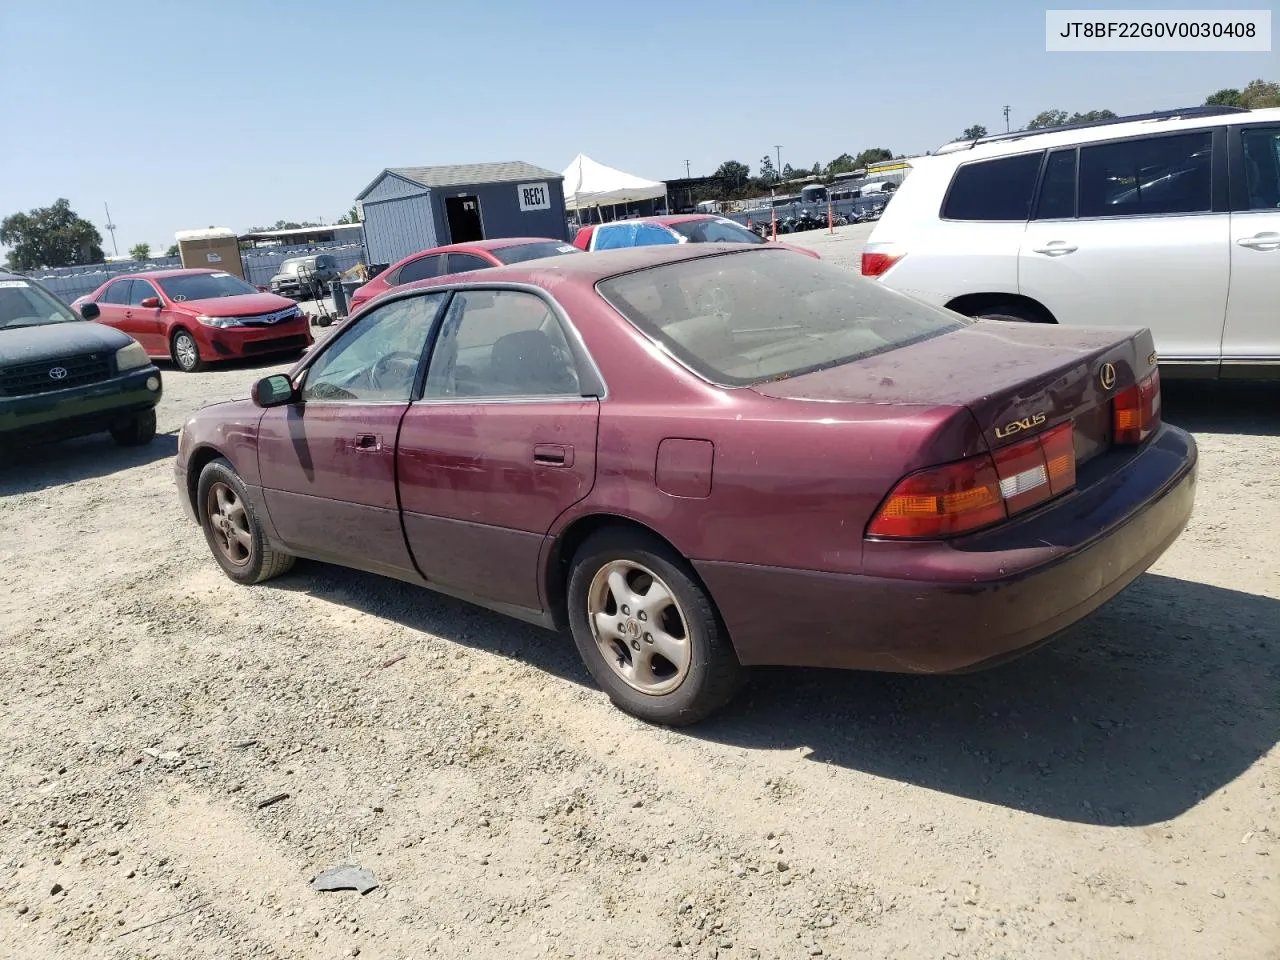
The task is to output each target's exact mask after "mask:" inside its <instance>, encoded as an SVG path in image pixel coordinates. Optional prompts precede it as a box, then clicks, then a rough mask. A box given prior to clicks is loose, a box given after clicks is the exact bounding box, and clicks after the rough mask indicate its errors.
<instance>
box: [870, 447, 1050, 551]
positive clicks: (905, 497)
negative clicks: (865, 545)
mask: <svg viewBox="0 0 1280 960" xmlns="http://www.w3.org/2000/svg"><path fill="white" fill-rule="evenodd" d="M1075 484H1076V457H1075V433H1074V429H1073V427H1072V425H1071V424H1070V423H1064V424H1061V425H1060V426H1057V427H1054V428H1052V429H1051V430H1046V431H1045V432H1044V433H1042V434H1039V435H1038V436H1035V437H1032V438H1031V439H1029V440H1024V441H1022V442H1021V443H1016V444H1013V445H1012V446H1009V447H1005V448H1003V449H1001V450H998V451H996V453H995V454H994V455H992V454H986V453H984V454H980V455H979V456H976V457H970V458H968V459H967V460H961V461H959V462H958V463H952V464H947V465H946V466H943V467H934V468H931V469H928V470H921V471H920V472H919V473H913V474H911V475H910V476H907V477H905V478H903V479H902V480H901V481H900V482H899V483H898V485H897V486H896V487H895V488H894V490H893V492H892V493H890V494H889V497H888V498H887V499H886V500H885V502H884V504H883V505H882V506H881V507H880V509H879V510H878V511H877V512H876V515H875V517H874V518H872V520H871V523H870V524H869V525H868V526H867V535H868V536H871V537H888V538H895V539H896V538H903V537H910V538H934V537H947V536H954V535H956V534H959V533H968V532H970V531H973V530H977V529H979V528H981V527H987V526H990V525H991V524H993V523H999V522H1000V521H1001V520H1005V519H1007V518H1009V517H1011V516H1014V515H1016V514H1018V513H1022V512H1023V511H1025V510H1029V509H1030V508H1032V507H1034V506H1036V505H1038V504H1041V503H1043V502H1044V501H1046V500H1049V499H1050V498H1052V497H1056V496H1057V495H1058V494H1060V493H1065V492H1066V491H1067V490H1070V489H1071V488H1072V487H1074V486H1075Z"/></svg>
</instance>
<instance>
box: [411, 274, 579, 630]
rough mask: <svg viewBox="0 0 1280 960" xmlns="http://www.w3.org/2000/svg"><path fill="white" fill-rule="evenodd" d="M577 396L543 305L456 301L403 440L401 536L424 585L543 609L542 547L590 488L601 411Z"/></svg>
mask: <svg viewBox="0 0 1280 960" xmlns="http://www.w3.org/2000/svg"><path fill="white" fill-rule="evenodd" d="M583 393H584V387H583V385H582V379H581V376H580V372H579V369H578V364H577V362H576V361H575V359H574V356H573V354H572V352H571V350H570V348H569V345H568V340H567V339H566V331H565V330H564V328H563V327H562V325H561V321H560V320H559V319H558V318H557V317H556V315H555V313H554V312H553V311H552V310H551V308H550V307H549V305H548V303H547V302H546V301H545V300H543V299H542V298H541V297H539V296H535V295H534V294H532V293H523V292H519V291H514V290H498V291H491V290H466V291H461V292H459V293H457V294H455V295H454V298H453V300H452V302H451V303H450V306H449V312H448V315H447V316H446V317H445V320H444V323H443V325H442V327H441V331H440V334H439V335H438V337H437V341H436V345H435V347H434V348H433V349H432V352H431V362H430V366H429V368H428V370H427V378H426V388H425V395H424V397H423V399H422V400H421V401H418V402H416V403H414V404H413V405H412V406H411V407H410V408H409V412H408V413H407V414H405V418H404V423H403V425H402V426H401V430H400V452H399V460H400V500H401V504H402V506H403V509H404V529H405V535H406V536H407V537H408V539H409V547H410V549H411V550H412V551H413V556H414V559H415V560H416V561H417V564H418V568H419V569H420V570H421V571H422V573H423V574H424V575H425V576H426V577H427V580H428V581H434V582H436V583H439V584H441V585H442V586H447V587H451V588H453V589H455V590H460V591H463V592H465V593H470V594H472V595H475V596H476V597H479V598H484V599H487V600H490V601H494V602H497V603H503V604H510V605H512V606H516V607H522V608H525V609H528V610H540V609H542V600H541V591H540V590H539V585H538V556H539V552H540V550H541V547H542V542H543V540H544V538H545V537H546V534H547V531H548V530H550V528H551V526H552V524H553V523H554V522H555V520H556V518H557V517H559V516H560V514H561V513H563V512H564V511H565V510H567V509H568V508H569V507H571V506H572V505H573V504H575V503H577V502H578V501H579V500H581V499H582V498H583V497H585V496H586V495H587V494H588V493H589V492H590V490H591V487H592V485H593V484H594V482H595V469H596V468H595V463H596V425H597V422H598V420H599V409H600V405H599V401H598V400H597V399H595V397H593V396H591V397H584V396H583Z"/></svg>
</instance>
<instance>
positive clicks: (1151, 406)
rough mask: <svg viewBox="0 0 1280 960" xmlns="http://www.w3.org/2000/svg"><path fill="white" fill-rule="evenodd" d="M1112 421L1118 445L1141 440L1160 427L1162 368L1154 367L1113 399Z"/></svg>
mask: <svg viewBox="0 0 1280 960" xmlns="http://www.w3.org/2000/svg"><path fill="white" fill-rule="evenodd" d="M1111 423H1112V426H1113V427H1114V431H1113V433H1114V439H1115V442H1116V443H1117V444H1121V445H1124V446H1133V445H1136V444H1139V443H1141V442H1142V441H1143V440H1145V439H1147V437H1149V436H1151V434H1152V433H1154V432H1155V429H1156V427H1158V426H1160V371H1159V370H1152V371H1151V373H1149V374H1148V375H1147V376H1146V377H1144V378H1143V379H1142V380H1140V381H1138V382H1137V383H1135V384H1134V385H1133V386H1132V387H1125V388H1124V389H1123V390H1121V391H1120V392H1119V393H1117V394H1116V395H1115V398H1114V399H1113V400H1112V401H1111Z"/></svg>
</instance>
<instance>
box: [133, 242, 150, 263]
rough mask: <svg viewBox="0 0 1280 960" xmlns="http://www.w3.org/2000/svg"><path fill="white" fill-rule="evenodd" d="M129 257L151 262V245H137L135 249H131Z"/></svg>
mask: <svg viewBox="0 0 1280 960" xmlns="http://www.w3.org/2000/svg"><path fill="white" fill-rule="evenodd" d="M129 256H131V257H132V258H133V259H134V260H150V259H151V244H149V243H135V244H134V245H133V247H132V248H130V250H129Z"/></svg>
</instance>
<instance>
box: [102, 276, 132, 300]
mask: <svg viewBox="0 0 1280 960" xmlns="http://www.w3.org/2000/svg"><path fill="white" fill-rule="evenodd" d="M131 283H133V281H132V280H117V281H116V282H115V283H113V284H111V286H109V287H107V289H106V290H104V291H102V297H101V298H100V300H99V302H101V303H128V302H129V285H130V284H131Z"/></svg>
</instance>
